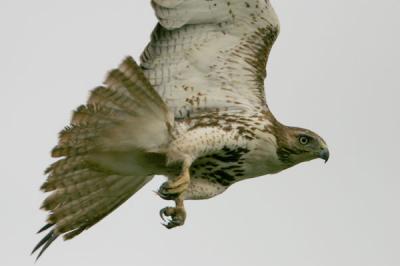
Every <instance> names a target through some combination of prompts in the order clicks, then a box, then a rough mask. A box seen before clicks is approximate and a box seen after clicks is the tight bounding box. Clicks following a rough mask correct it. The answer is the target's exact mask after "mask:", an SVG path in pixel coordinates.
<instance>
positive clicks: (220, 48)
mask: <svg viewBox="0 0 400 266" xmlns="http://www.w3.org/2000/svg"><path fill="white" fill-rule="evenodd" d="M152 3H153V7H154V10H155V13H156V16H157V18H158V20H159V25H158V26H157V27H156V28H155V30H154V32H153V34H152V39H151V42H150V43H149V45H148V46H147V48H146V49H145V51H144V52H143V55H142V57H141V61H142V64H141V66H142V68H143V70H144V73H145V74H146V76H147V78H148V79H149V81H150V82H151V84H152V85H153V86H154V87H155V89H156V90H157V91H158V93H159V94H160V95H161V96H162V98H163V99H164V100H165V102H166V103H167V105H168V106H169V107H170V109H172V110H173V111H174V114H175V117H176V118H178V119H179V118H185V117H187V116H195V115H196V114H197V113H203V112H204V111H207V110H210V109H211V110H232V109H235V110H237V109H242V110H243V109H245V110H249V109H250V110H254V109H256V111H260V109H262V110H265V109H266V108H267V106H266V100H265V94H264V79H265V77H266V71H265V67H266V62H267V59H268V55H269V52H270V50H271V47H272V45H273V43H274V41H275V39H276V37H277V35H278V32H279V22H278V19H277V17H276V15H275V12H274V10H273V8H272V6H271V5H270V3H269V1H265V0H248V1H242V0H153V1H152Z"/></svg>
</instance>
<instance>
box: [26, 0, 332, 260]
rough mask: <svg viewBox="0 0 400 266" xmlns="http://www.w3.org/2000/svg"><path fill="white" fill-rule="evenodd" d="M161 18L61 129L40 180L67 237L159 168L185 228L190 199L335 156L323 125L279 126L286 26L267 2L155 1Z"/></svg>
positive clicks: (169, 220)
mask: <svg viewBox="0 0 400 266" xmlns="http://www.w3.org/2000/svg"><path fill="white" fill-rule="evenodd" d="M151 3H152V6H153V8H154V11H155V15H156V17H157V18H158V24H157V26H156V27H155V29H154V31H153V33H152V35H151V41H150V43H149V44H148V45H147V47H146V48H145V50H144V52H143V54H142V56H141V58H140V61H141V63H140V65H138V64H137V63H136V62H135V61H134V60H133V59H132V58H131V57H127V58H126V59H125V60H124V61H123V62H122V63H121V64H120V65H119V67H117V68H116V69H114V70H112V71H110V72H109V74H108V75H107V77H106V79H105V81H104V84H103V85H102V86H99V87H97V88H95V89H94V90H92V91H91V93H90V97H89V99H88V101H87V103H86V104H85V105H82V106H80V107H78V108H77V109H76V110H75V111H74V112H73V115H72V118H71V122H70V125H69V126H67V127H66V128H65V129H64V130H62V131H61V133H60V135H59V142H58V144H57V146H56V147H55V148H54V149H53V150H52V153H51V154H52V156H53V157H56V158H59V159H58V161H56V162H55V163H53V164H52V165H50V167H49V168H48V169H47V170H46V172H45V173H46V174H47V180H46V181H45V182H44V184H43V185H42V186H41V189H42V190H43V191H44V192H49V193H50V194H49V195H48V196H47V198H46V199H45V200H44V202H43V205H42V208H43V209H44V210H47V211H48V212H49V217H48V223H47V224H46V225H45V226H44V227H43V228H42V229H41V230H40V231H39V232H43V231H46V230H49V232H48V234H47V235H46V236H45V237H44V238H43V239H42V240H41V241H40V242H39V243H38V244H37V246H36V247H35V248H34V250H33V252H35V251H37V250H38V249H40V248H41V250H40V252H39V255H38V257H39V256H40V255H41V254H42V253H43V251H45V250H46V248H47V247H48V246H49V245H50V244H51V243H52V242H53V241H54V240H55V239H56V238H57V237H58V236H63V238H64V239H71V238H73V237H75V236H77V235H79V234H80V233H82V232H83V231H84V230H87V229H89V228H90V227H91V226H93V225H95V224H96V223H97V222H99V221H100V220H101V219H103V218H104V217H105V216H107V215H108V214H109V213H110V212H112V211H113V210H115V209H116V208H118V206H120V205H121V204H122V203H124V202H125V201H126V200H127V199H129V198H130V197H131V196H132V195H133V194H135V193H136V192H137V191H138V190H139V189H141V188H142V187H143V186H144V185H145V184H146V183H147V182H149V181H150V180H151V179H152V178H153V177H154V176H155V175H163V176H166V177H167V178H168V179H167V181H166V182H165V183H163V184H162V185H161V186H160V188H159V190H158V192H157V193H158V195H159V196H160V197H161V198H163V199H165V200H173V201H174V202H175V206H174V207H166V208H164V209H162V210H161V211H160V215H161V217H162V218H163V219H164V222H165V224H164V225H165V227H167V228H174V227H176V226H180V225H183V224H184V222H185V218H186V212H185V208H184V201H185V200H200V199H208V198H211V197H214V196H216V195H218V194H221V193H222V192H224V191H225V190H226V189H227V188H228V187H229V186H231V185H232V184H234V183H236V182H239V181H241V180H244V179H248V178H254V177H258V176H263V175H267V174H274V173H278V172H280V171H282V170H284V169H287V168H289V167H292V166H294V165H296V164H298V163H301V162H305V161H310V160H313V159H316V158H322V159H324V160H325V161H327V160H328V158H329V151H328V148H327V145H326V143H325V141H324V140H323V139H322V138H321V137H320V136H318V135H317V134H316V133H314V132H312V131H310V130H308V129H303V128H297V127H289V126H286V125H283V124H281V123H280V122H279V121H278V120H277V119H276V118H275V117H274V115H273V114H272V113H271V112H270V110H269V108H268V106H267V104H266V99H265V94H264V79H265V77H266V70H265V69H266V63H267V59H268V55H269V53H270V51H271V47H272V45H273V43H274V41H275V39H276V38H277V36H278V33H279V22H278V18H277V16H276V14H275V12H274V10H273V8H272V6H271V4H270V2H269V1H268V0H246V1H243V0H152V1H151Z"/></svg>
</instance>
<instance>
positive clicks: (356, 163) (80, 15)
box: [0, 0, 400, 266]
mask: <svg viewBox="0 0 400 266" xmlns="http://www.w3.org/2000/svg"><path fill="white" fill-rule="evenodd" d="M273 5H274V7H275V9H276V11H277V13H278V15H279V17H280V20H281V26H282V30H281V34H280V37H279V39H278V41H277V43H276V44H275V47H274V49H273V51H272V55H271V58H270V62H269V66H268V67H269V78H268V80H267V95H268V103H269V105H270V107H271V109H272V111H273V112H274V113H275V114H276V116H277V117H278V118H279V119H280V120H281V121H282V122H284V123H287V124H290V125H297V126H303V127H308V128H311V129H314V130H315V131H317V132H318V133H320V134H321V135H322V136H324V138H325V139H326V141H327V142H328V144H329V146H330V149H331V154H332V157H331V160H330V162H329V163H328V164H327V165H323V163H322V161H315V162H311V163H307V164H303V165H300V166H297V167H294V168H292V169H290V170H288V171H285V172H283V173H280V174H277V175H273V176H268V177H263V178H258V179H254V180H250V181H245V182H242V183H239V184H237V185H235V186H233V187H232V188H231V189H229V191H227V192H226V193H224V194H223V195H221V196H219V197H217V198H215V199H212V200H208V201H198V202H189V203H188V204H187V210H188V215H189V216H188V219H187V224H186V225H185V226H184V227H182V228H178V229H175V230H172V231H168V230H165V229H164V228H163V227H162V226H161V225H160V224H159V222H160V219H159V217H158V210H159V209H161V208H162V207H164V206H166V204H167V203H168V202H165V201H163V200H161V199H159V198H157V197H156V196H155V195H154V194H153V193H152V192H151V191H152V190H154V189H156V188H157V187H158V186H159V184H160V183H161V181H162V179H160V178H158V179H156V180H155V181H153V182H152V183H150V184H149V185H148V186H146V187H145V188H144V189H143V190H142V191H140V192H139V193H138V194H137V195H135V196H134V197H133V198H132V199H131V200H129V201H128V202H127V203H126V204H124V205H123V206H122V207H121V208H119V209H118V210H117V211H116V212H114V213H113V214H112V215H110V216H109V217H107V218H106V219H105V220H103V221H102V222H100V223H99V224H98V225H96V226H95V227H94V228H92V229H91V230H90V231H87V232H85V233H83V234H82V235H81V236H79V237H77V238H76V239H74V240H73V241H70V242H63V241H57V242H55V244H54V245H53V246H52V247H50V249H49V250H48V252H47V253H46V254H45V255H44V256H43V258H42V259H41V260H40V261H39V263H38V264H37V265H43V266H45V265H52V266H54V265H57V266H58V265H76V266H80V265H96V266H97V265H121V266H124V265H138V266H147V265H150V266H159V265H160V266H166V265H167V266H168V265H174V266H180V265H190V266H197V265H201V266H204V265H229V266H231V265H232V266H233V265H252V266H253V265H272V266H292V265H296V266H299V265H304V266H328V265H329V266H338V265H340V266H358V265H360V266H361V265H362V266H368V265H371V266H372V265H374V266H375V265H376V266H397V265H400V243H399V241H400V229H399V225H400V215H399V203H400V196H399V188H400V186H399V185H400V182H399V177H400V175H399V170H398V167H399V164H400V162H399V150H400V145H399V136H400V125H399V114H400V108H399V96H400V94H399V89H400V88H399V76H400V73H399V63H398V62H399V60H400V52H399V47H400V38H399V34H400V27H399V26H400V18H399V16H400V2H399V1H398V0H381V1H368V0H351V1H349V0H336V1H324V0H303V1H293V0H274V1H273ZM154 24H155V18H154V17H153V12H152V10H151V7H150V4H149V1H147V0H145V1H138V0H120V1H99V0H96V1H95V0H90V1H89V0H86V1H77V0H75V1H56V0H52V1H50V0H36V1H28V0H25V1H22V0H1V1H0V34H1V35H0V36H1V37H0V79H1V89H0V92H1V95H0V101H1V102H0V111H1V112H0V122H1V130H0V132H1V138H0V141H1V145H0V156H1V158H0V159H1V161H0V162H1V163H0V167H1V188H0V191H1V192H0V204H1V205H0V206H1V208H0V210H1V217H0V228H1V233H0V250H1V251H0V253H1V255H0V265H5V266H10V265H11V266H13V265H32V264H33V261H34V258H33V257H30V256H29V252H30V251H31V248H32V247H33V246H34V244H36V242H37V241H39V239H40V237H41V236H37V235H35V234H34V232H35V231H36V230H37V229H38V228H39V227H41V226H42V225H43V222H44V219H45V216H46V214H45V213H44V212H42V211H39V210H38V207H39V205H40V203H41V201H42V200H43V198H44V195H43V194H42V193H40V192H39V191H38V187H39V186H40V184H41V183H42V182H43V180H44V176H43V174H42V173H43V170H44V169H45V167H46V166H47V165H48V164H49V163H50V162H52V159H51V158H50V156H49V150H50V149H51V148H52V147H53V145H54V144H55V143H56V141H57V140H56V136H57V132H58V131H59V130H60V129H62V128H63V127H64V126H65V125H66V124H67V123H68V120H69V116H70V112H71V110H72V109H74V108H75V107H76V106H78V105H79V104H81V103H83V102H84V101H85V100H86V97H87V94H88V91H89V89H91V88H93V87H95V86H96V85H98V84H99V83H100V82H101V81H102V79H103V77H104V75H105V73H106V71H107V70H109V69H111V68H113V67H115V66H116V65H117V64H118V63H119V62H120V60H121V59H122V58H123V57H124V56H126V55H129V54H130V55H133V56H134V57H135V58H138V56H139V54H140V53H141V51H142V49H143V48H144V46H145V44H146V43H147V41H148V39H149V35H150V32H151V30H152V28H153V26H154Z"/></svg>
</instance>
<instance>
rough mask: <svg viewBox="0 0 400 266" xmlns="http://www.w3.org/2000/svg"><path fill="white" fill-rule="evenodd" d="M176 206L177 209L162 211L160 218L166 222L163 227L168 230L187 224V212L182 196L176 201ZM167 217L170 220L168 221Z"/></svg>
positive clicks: (169, 208) (171, 208) (167, 208)
mask: <svg viewBox="0 0 400 266" xmlns="http://www.w3.org/2000/svg"><path fill="white" fill-rule="evenodd" d="M175 205H176V206H175V207H165V208H164V209H162V210H160V216H161V218H162V219H163V220H164V222H166V223H165V224H163V225H164V226H165V227H166V228H168V229H171V228H174V227H177V226H181V225H183V224H184V223H185V219H186V211H185V206H184V205H183V197H182V195H181V196H179V197H178V198H177V199H175ZM166 217H168V218H169V219H166Z"/></svg>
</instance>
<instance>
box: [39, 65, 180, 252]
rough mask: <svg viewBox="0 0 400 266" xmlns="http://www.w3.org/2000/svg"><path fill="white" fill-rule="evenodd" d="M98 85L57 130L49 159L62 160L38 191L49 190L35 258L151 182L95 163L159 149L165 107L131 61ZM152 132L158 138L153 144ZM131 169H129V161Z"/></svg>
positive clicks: (164, 130) (163, 137) (146, 177)
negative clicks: (108, 157) (67, 123)
mask: <svg viewBox="0 0 400 266" xmlns="http://www.w3.org/2000/svg"><path fill="white" fill-rule="evenodd" d="M104 85H105V86H100V87H98V88H96V89H94V90H93V91H92V93H91V96H90V97H89V100H88V104H87V105H84V106H80V107H78V108H77V109H76V110H75V111H74V113H73V116H72V119H71V126H68V127H66V128H65V129H64V130H62V131H61V132H60V136H59V143H58V145H57V146H56V147H55V148H54V149H53V150H52V156H53V157H64V158H61V159H59V160H58V161H57V162H55V163H53V164H52V165H51V166H50V167H49V168H48V169H47V170H46V174H48V178H47V181H46V182H45V183H44V184H43V185H42V187H41V189H42V190H43V191H45V192H51V193H50V195H49V196H48V197H47V198H46V199H45V200H44V202H43V204H42V208H43V209H45V210H48V211H50V215H49V218H48V222H49V226H47V227H44V228H43V230H46V229H50V230H51V231H50V233H48V234H47V235H46V236H45V238H44V239H43V241H41V242H40V243H39V244H38V245H37V246H36V247H35V250H37V249H38V248H42V250H41V252H40V253H39V256H40V255H41V254H42V252H43V251H44V250H45V249H46V248H47V247H48V246H49V244H50V243H51V242H52V241H54V240H55V239H56V238H57V236H59V235H64V238H65V239H70V238H72V237H74V236H76V235H78V234H79V233H81V232H82V231H83V230H85V229H87V228H89V227H90V226H92V225H93V224H95V223H97V222H98V221H99V220H101V219H102V218H103V217H105V216H106V215H107V214H108V213H109V212H111V211H112V210H114V209H115V208H117V207H118V206H119V205H120V204H122V203H123V202H124V201H126V200H127V199H128V198H129V197H130V196H131V195H132V194H134V193H135V192H136V191H137V190H139V189H140V188H141V187H142V186H143V185H144V184H146V183H147V182H148V181H149V180H150V179H151V178H152V175H151V174H149V175H148V174H146V173H143V171H142V172H141V173H142V174H141V175H140V176H137V175H129V174H118V173H115V172H114V171H112V170H113V169H111V170H110V169H107V167H108V165H107V164H106V165H104V164H102V163H101V161H99V160H98V158H97V157H96V156H98V154H101V153H105V154H106V153H110V154H112V153H113V152H120V151H121V150H124V149H125V150H126V149H128V150H129V149H131V150H132V151H134V150H135V149H136V150H137V152H138V153H140V152H142V153H143V152H144V151H143V149H144V150H145V149H153V148H154V147H155V146H157V145H158V146H162V145H163V141H166V140H168V138H170V136H168V134H169V133H168V127H167V124H168V123H173V121H172V122H171V118H170V116H169V114H168V109H167V107H166V106H165V104H164V103H163V102H162V100H161V98H160V97H159V96H158V95H157V93H156V92H155V91H153V92H152V91H151V90H152V88H151V85H150V84H149V83H148V81H147V80H146V79H145V77H144V75H143V73H142V72H141V70H140V68H139V67H138V66H137V64H136V63H135V62H134V61H133V59H132V58H129V57H128V58H127V59H125V60H124V62H123V63H122V64H121V65H120V68H119V69H115V70H112V71H111V72H110V73H109V74H108V76H107V78H106V80H105V82H104ZM144 118H145V119H144ZM167 119H170V120H169V121H168V120H167ZM137 124H141V127H137V126H136V125H137ZM147 125H149V126H147ZM132 126H133V127H132ZM160 127H161V128H160ZM141 130H142V131H144V132H141ZM146 130H148V131H150V130H151V132H152V134H153V135H152V138H151V139H152V141H151V142H148V141H147V139H146V136H148V135H149V132H146ZM154 132H157V134H159V135H161V136H160V138H158V141H157V137H155V138H154V136H155V135H157V134H154ZM163 134H164V135H163ZM132 136H134V138H132ZM147 138H149V137H147ZM149 140H150V139H149ZM121 147H123V148H122V149H121ZM116 158H123V157H121V156H119V157H116ZM127 158H129V157H127ZM131 167H132V168H134V162H133V165H132V166H131ZM141 169H142V168H141ZM133 172H134V173H135V171H133ZM137 174H138V173H137Z"/></svg>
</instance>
